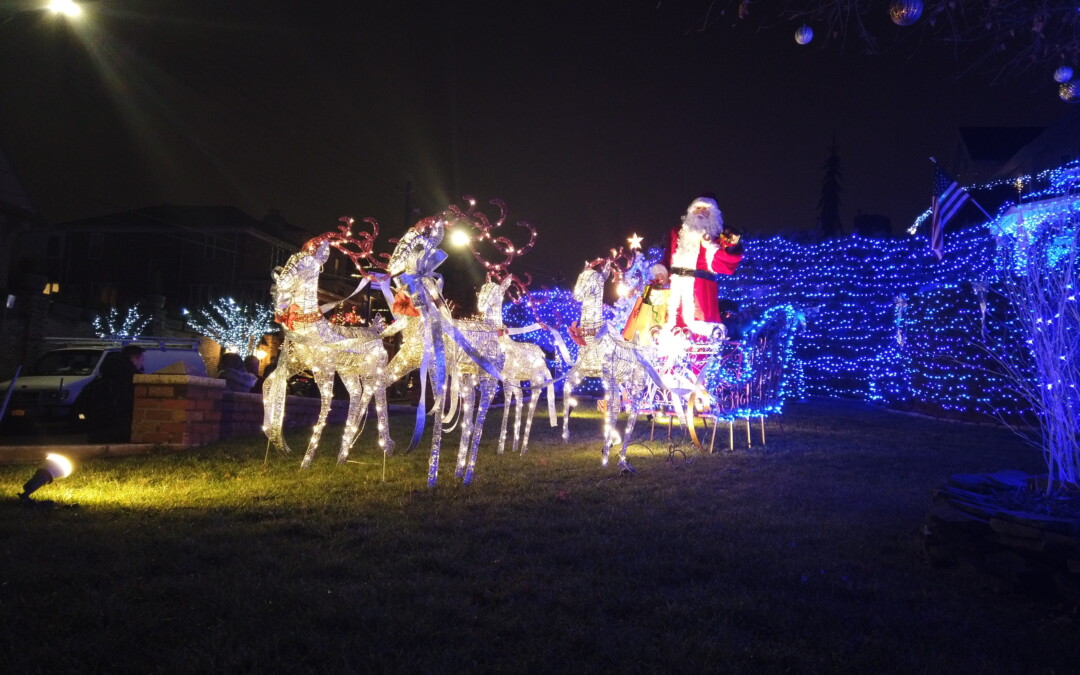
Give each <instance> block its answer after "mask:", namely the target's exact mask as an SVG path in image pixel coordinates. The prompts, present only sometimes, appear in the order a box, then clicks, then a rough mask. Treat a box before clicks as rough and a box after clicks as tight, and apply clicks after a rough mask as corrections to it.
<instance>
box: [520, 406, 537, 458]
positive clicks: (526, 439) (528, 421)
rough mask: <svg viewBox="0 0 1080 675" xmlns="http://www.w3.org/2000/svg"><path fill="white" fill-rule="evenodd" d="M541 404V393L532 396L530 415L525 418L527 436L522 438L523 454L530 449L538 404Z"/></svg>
mask: <svg viewBox="0 0 1080 675" xmlns="http://www.w3.org/2000/svg"><path fill="white" fill-rule="evenodd" d="M539 402H540V396H539V392H536V393H534V394H533V395H532V397H531V398H530V400H529V414H528V416H527V417H526V418H525V434H524V435H523V436H522V437H521V454H523V455H524V454H525V451H526V450H528V448H529V432H531V431H532V423H533V417H535V416H536V404H537V403H539Z"/></svg>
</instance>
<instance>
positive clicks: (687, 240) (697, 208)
mask: <svg viewBox="0 0 1080 675" xmlns="http://www.w3.org/2000/svg"><path fill="white" fill-rule="evenodd" d="M742 255H743V253H742V246H741V245H740V244H739V234H738V233H736V232H735V231H733V230H730V229H725V228H724V218H723V216H722V215H721V214H720V209H719V207H717V205H716V200H714V199H711V198H709V197H699V198H698V199H695V200H694V202H693V203H692V204H690V208H689V209H687V211H686V215H685V216H683V219H682V225H681V226H679V227H676V228H673V229H672V230H671V234H670V237H669V241H668V255H667V264H668V269H669V271H670V274H671V292H670V295H669V297H668V313H667V324H666V325H667V326H668V327H669V328H670V327H676V326H677V327H685V328H687V329H689V330H690V331H691V332H693V333H696V334H698V335H704V336H711V335H712V334H713V331H714V329H716V328H717V326H718V325H719V323H720V319H721V318H722V317H721V315H720V306H719V302H718V300H717V292H718V287H717V283H716V280H717V275H720V274H734V273H735V268H736V267H738V265H739V261H740V260H742Z"/></svg>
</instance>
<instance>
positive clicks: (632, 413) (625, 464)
mask: <svg viewBox="0 0 1080 675" xmlns="http://www.w3.org/2000/svg"><path fill="white" fill-rule="evenodd" d="M639 395H640V392H639ZM637 417H638V396H634V395H631V396H630V410H629V411H628V417H627V420H626V431H625V432H624V433H623V439H622V447H621V448H620V449H619V471H621V472H622V473H634V467H633V465H631V464H630V462H629V461H628V460H627V459H626V447H627V446H628V445H630V436H631V435H632V434H633V433H634V423H635V422H637Z"/></svg>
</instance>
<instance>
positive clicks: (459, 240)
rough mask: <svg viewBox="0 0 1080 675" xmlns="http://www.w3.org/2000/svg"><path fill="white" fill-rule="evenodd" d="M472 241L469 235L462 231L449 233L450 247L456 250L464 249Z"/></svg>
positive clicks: (457, 230)
mask: <svg viewBox="0 0 1080 675" xmlns="http://www.w3.org/2000/svg"><path fill="white" fill-rule="evenodd" d="M470 241H472V240H471V239H470V237H469V233H468V232H466V231H465V230H462V229H456V230H452V231H451V232H450V245H451V246H456V247H457V248H464V247H466V246H468V245H469V242H470Z"/></svg>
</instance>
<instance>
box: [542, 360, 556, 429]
mask: <svg viewBox="0 0 1080 675" xmlns="http://www.w3.org/2000/svg"><path fill="white" fill-rule="evenodd" d="M543 378H544V379H545V380H550V379H551V372H550V371H544V374H543ZM547 406H548V420H550V422H551V426H553V427H557V426H559V421H558V419H557V417H558V414H557V413H556V412H555V383H554V382H552V383H551V384H549V385H548V386H547Z"/></svg>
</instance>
